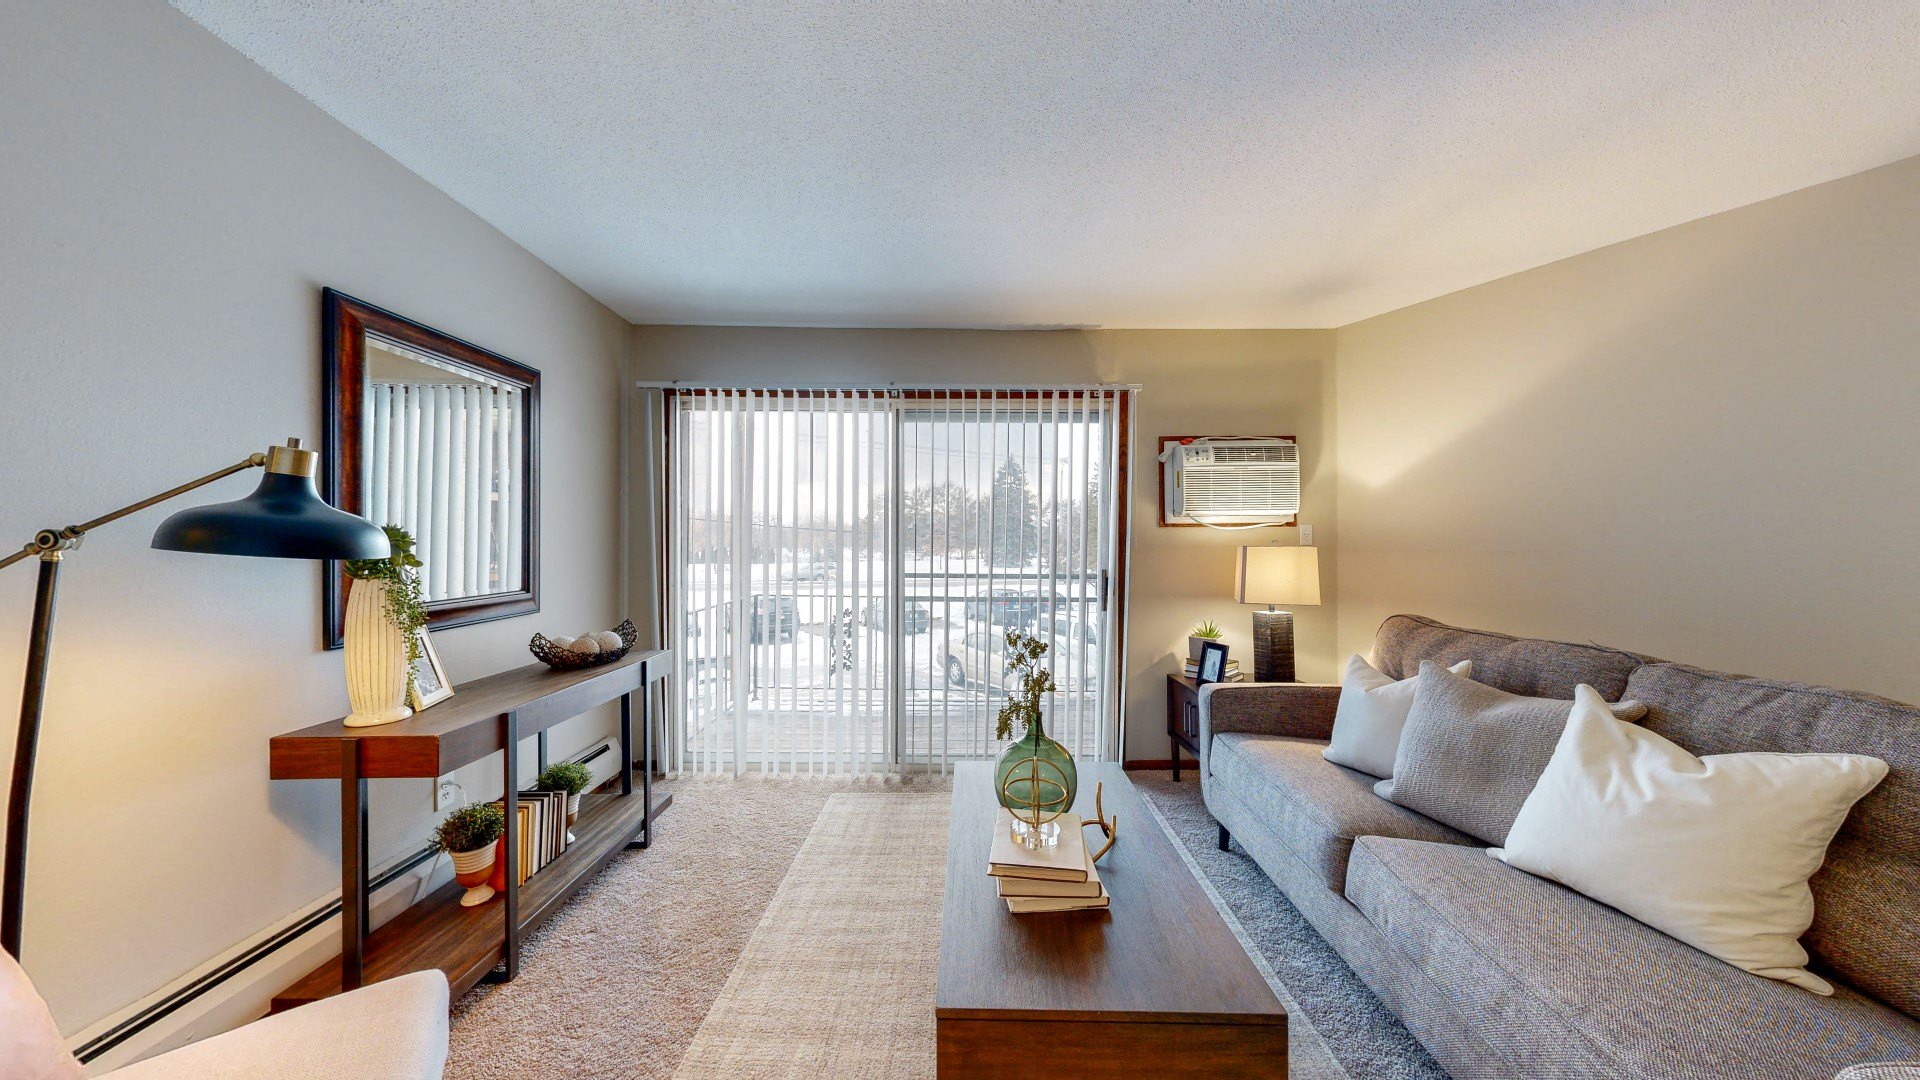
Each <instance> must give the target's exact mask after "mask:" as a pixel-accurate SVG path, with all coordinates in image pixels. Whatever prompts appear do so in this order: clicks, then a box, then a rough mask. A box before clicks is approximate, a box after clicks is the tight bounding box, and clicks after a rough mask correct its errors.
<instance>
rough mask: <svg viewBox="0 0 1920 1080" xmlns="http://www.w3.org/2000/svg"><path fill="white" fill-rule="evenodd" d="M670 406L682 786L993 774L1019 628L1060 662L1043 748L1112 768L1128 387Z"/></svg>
mask: <svg viewBox="0 0 1920 1080" xmlns="http://www.w3.org/2000/svg"><path fill="white" fill-rule="evenodd" d="M666 400H667V411H668V414H669V424H670V438H669V444H668V445H669V453H668V457H669V479H668V486H669V498H668V503H669V505H668V515H667V516H668V522H669V526H670V529H669V534H668V552H669V554H668V559H669V571H670V584H669V593H670V597H671V600H670V608H669V620H668V622H669V625H668V632H669V637H670V640H671V643H672V645H673V647H674V649H675V652H676V655H677V656H679V657H680V661H681V676H682V677H681V679H680V687H679V694H680V700H679V701H678V702H677V706H678V708H677V710H676V711H677V713H678V723H677V725H676V727H677V731H676V732H675V736H676V738H675V740H674V741H676V742H677V743H678V744H679V745H678V747H677V750H678V756H679V758H680V760H681V763H682V765H683V766H684V767H687V768H691V769H695V770H700V771H728V772H739V771H744V770H746V769H749V768H753V769H759V770H762V771H768V772H771V771H775V770H793V771H802V772H818V771H855V772H859V771H867V770H874V769H894V768H899V767H932V768H944V767H945V766H947V765H948V764H950V763H951V762H953V761H955V760H959V759H965V758H975V757H983V756H990V755H993V754H996V753H998V752H999V749H1000V747H1001V745H1002V744H1001V743H999V742H997V741H996V740H994V738H993V723H994V716H995V714H996V713H998V711H999V709H1000V707H1001V706H1002V705H1003V704H1004V703H1005V697H1006V691H1007V690H1008V688H1009V679H1008V676H1007V672H1006V669H1005V666H1004V663H1003V662H1002V658H1003V655H1004V653H1003V649H1004V641H1005V635H1006V633H1007V632H1008V631H1009V630H1022V631H1025V632H1027V633H1031V634H1033V635H1035V636H1037V637H1040V638H1042V639H1043V640H1045V641H1047V642H1048V643H1049V645H1050V649H1049V653H1048V657H1047V663H1048V665H1049V666H1050V668H1051V669H1052V671H1053V673H1054V677H1055V680H1056V682H1058V684H1059V685H1060V687H1061V690H1060V692H1059V693H1058V694H1056V695H1055V696H1054V700H1053V701H1052V703H1051V704H1050V706H1049V709H1050V714H1049V721H1048V723H1049V732H1050V734H1052V735H1053V736H1054V737H1055V738H1057V739H1059V740H1060V741H1061V742H1063V743H1065V744H1066V745H1067V746H1068V747H1069V748H1070V749H1072V750H1073V751H1074V752H1075V753H1076V754H1078V755H1081V756H1083V757H1088V758H1099V757H1105V756H1106V755H1107V751H1108V747H1109V746H1110V745H1111V743H1112V739H1113V733H1114V730H1115V727H1116V720H1117V716H1116V709H1115V708H1114V702H1115V701H1116V700H1117V693H1116V691H1117V682H1116V681H1115V676H1116V674H1117V668H1116V665H1115V663H1114V658H1115V657H1117V656H1118V655H1119V651H1118V648H1117V645H1118V642H1117V640H1116V627H1117V620H1116V619H1115V617H1114V616H1115V605H1114V604H1113V603H1112V602H1111V600H1112V597H1113V586H1114V584H1115V579H1114V567H1115V563H1116V555H1117V553H1118V552H1119V551H1120V550H1121V543H1122V541H1121V538H1120V534H1119V529H1118V528H1117V520H1116V511H1117V510H1118V505H1117V500H1115V499H1113V498H1111V497H1109V496H1108V493H1109V492H1111V491H1112V490H1113V487H1114V483H1113V477H1114V476H1115V475H1116V472H1117V467H1118V463H1119V462H1120V461H1121V460H1122V455H1123V453H1124V446H1123V429H1124V426H1125V425H1124V423H1123V422H1122V417H1123V413H1124V410H1125V409H1126V408H1127V405H1128V401H1127V395H1126V393H1125V392H1124V391H1109V390H1057V391H1050V390H1049V391H1026V392H1019V393H989V392H981V391H952V392H924V391H916V392H905V391H875V392H866V391H849V390H821V391H789V390H776V391H761V390H714V391H699V392H687V391H678V392H673V393H670V394H669V395H668V396H667V399H666Z"/></svg>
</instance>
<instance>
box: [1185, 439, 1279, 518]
mask: <svg viewBox="0 0 1920 1080" xmlns="http://www.w3.org/2000/svg"><path fill="white" fill-rule="evenodd" d="M1161 461H1162V462H1163V482H1164V483H1165V485H1166V489H1165V492H1164V494H1165V500H1166V508H1167V515H1166V516H1167V518H1168V522H1169V523H1170V524H1173V523H1193V524H1204V525H1283V524H1286V523H1287V522H1289V521H1291V520H1293V518H1294V516H1295V515H1296V514H1298V513H1299V512H1300V448H1299V446H1298V445H1296V444H1295V443H1293V442H1292V441H1291V440H1287V439H1220V440H1215V439H1196V440H1194V441H1192V442H1188V443H1179V444H1174V445H1170V446H1168V447H1167V449H1166V451H1165V452H1164V453H1163V454H1162V455H1161Z"/></svg>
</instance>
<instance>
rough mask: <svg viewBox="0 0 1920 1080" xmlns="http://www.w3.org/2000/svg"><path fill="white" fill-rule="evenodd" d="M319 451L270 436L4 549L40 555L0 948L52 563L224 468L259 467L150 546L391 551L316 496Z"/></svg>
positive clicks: (182, 515) (23, 806) (13, 881)
mask: <svg viewBox="0 0 1920 1080" xmlns="http://www.w3.org/2000/svg"><path fill="white" fill-rule="evenodd" d="M319 457H320V455H318V454H316V453H314V452H313V451H311V450H303V449H301V447H300V440H299V439H288V440H287V445H285V446H272V447H268V448H267V452H266V453H264V454H252V455H249V456H248V457H247V458H246V459H245V460H243V461H240V462H236V463H235V464H232V465H229V466H227V467H226V468H224V469H221V470H219V471H217V472H211V473H208V474H207V475H205V476H202V477H200V478H199V479H198V480H189V481H187V482H186V483H184V484H181V485H180V486H179V487H176V488H170V489H168V490H166V491H163V492H161V493H160V494H158V495H154V496H151V497H149V498H145V499H142V500H140V501H139V502H137V503H134V504H133V505H131V506H123V507H121V508H120V509H118V510H115V511H113V512H112V513H110V514H102V515H101V516H99V517H97V518H94V519H93V520H92V521H87V522H83V523H81V524H79V525H68V526H66V527H64V528H59V529H42V530H40V531H39V532H37V533H35V534H34V536H33V539H31V540H28V541H27V543H26V545H25V546H24V547H22V548H21V549H20V550H18V551H16V552H14V553H13V554H11V555H8V556H6V557H5V558H0V568H4V567H7V566H11V565H13V564H14V563H17V562H20V561H22V560H25V559H30V558H37V559H39V560H40V580H39V583H38V587H37V588H36V589H35V590H34V594H33V634H32V636H31V637H30V638H28V639H27V678H26V682H25V684H24V685H23V686H22V688H21V693H20V727H19V729H18V730H17V731H16V732H15V735H14V752H13V784H12V787H11V788H10V789H9V791H8V794H7V848H6V863H5V871H4V880H3V881H0V949H5V950H6V951H7V953H8V955H10V956H13V957H15V958H16V959H17V958H18V957H19V956H20V928H21V916H22V914H23V912H22V910H21V909H22V905H23V904H24V902H25V900H26V892H27V804H28V802H29V800H30V799H31V798H32V796H33V757H34V751H35V748H36V747H37V745H38V744H39V741H40V711H41V706H42V704H43V703H44V700H45V698H46V691H47V660H48V656H49V653H50V651H51V650H52V648H53V601H54V594H55V590H56V587H57V586H58V585H59V580H60V565H61V563H62V562H63V561H64V560H65V558H66V554H67V553H68V552H70V551H77V550H79V547H80V542H81V541H82V540H84V539H86V535H87V533H89V532H91V531H93V530H94V529H97V528H99V527H100V526H102V525H105V524H107V523H109V522H113V521H118V520H120V519H121V518H123V517H126V516H127V515H128V514H132V513H135V512H137V511H140V510H145V509H146V508H147V507H149V506H153V505H154V504H156V503H162V502H165V501H167V500H168V499H171V498H173V497H174V496H176V495H184V494H186V493H187V492H189V491H192V490H193V489H195V488H198V487H204V486H205V485H207V484H211V483H213V482H214V481H215V480H218V479H220V478H221V477H224V476H231V475H233V474H234V473H237V472H242V471H244V470H247V469H255V468H265V469H266V470H267V474H266V475H265V476H263V477H261V478H260V486H259V487H258V488H255V489H254V492H253V494H252V495H249V496H247V497H246V498H244V499H239V500H236V501H234V502H226V503H217V504H215V505H212V506H202V507H196V508H194V509H191V510H182V511H180V512H179V513H177V514H175V515H173V516H172V517H170V518H168V519H167V520H165V521H163V522H161V523H160V528H159V530H158V531H157V532H155V533H154V534H153V546H154V547H157V548H165V549H167V550H170V551H198V552H204V553H207V554H211V555H253V556H258V557H264V558H274V559H384V558H386V557H387V556H388V555H390V554H391V553H392V549H391V548H390V546H389V545H388V543H387V534H386V533H385V532H383V531H381V530H380V529H379V528H378V527H376V526H375V525H374V524H373V523H372V522H370V521H368V520H366V519H365V518H361V517H356V516H354V515H353V514H349V513H346V512H345V511H341V510H335V509H334V508H333V507H331V506H328V505H327V503H326V500H324V499H322V498H321V497H320V491H319V489H318V488H316V487H314V483H313V474H314V471H315V468H316V466H317V464H318V461H319Z"/></svg>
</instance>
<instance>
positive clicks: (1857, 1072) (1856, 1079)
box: [1833, 1061, 1920, 1080]
mask: <svg viewBox="0 0 1920 1080" xmlns="http://www.w3.org/2000/svg"><path fill="white" fill-rule="evenodd" d="M1833 1080H1920V1061H1882V1062H1880V1063H1878V1064H1874V1065H1849V1066H1847V1067H1846V1068H1844V1069H1841V1070H1840V1075H1838V1076H1836V1077H1834V1078H1833Z"/></svg>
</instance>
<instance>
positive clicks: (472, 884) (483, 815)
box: [427, 803, 507, 907]
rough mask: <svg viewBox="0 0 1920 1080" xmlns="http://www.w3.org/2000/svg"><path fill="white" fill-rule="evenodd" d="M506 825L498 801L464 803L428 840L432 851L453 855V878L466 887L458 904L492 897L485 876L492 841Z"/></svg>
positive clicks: (489, 871) (488, 871) (488, 870)
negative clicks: (469, 804) (475, 804)
mask: <svg viewBox="0 0 1920 1080" xmlns="http://www.w3.org/2000/svg"><path fill="white" fill-rule="evenodd" d="M506 828H507V815H506V812H505V811H503V810H501V809H500V807H499V805H498V804H495V803H482V804H480V805H478V806H463V807H461V808H460V809H458V810H455V811H454V812H453V813H451V814H448V815H447V816H446V818H445V819H443V820H442V821H441V822H440V826H439V828H437V829H435V830H434V832H433V838H432V839H431V840H429V841H428V842H427V846H428V847H429V848H431V849H432V850H434V851H435V852H441V851H444V852H446V853H447V854H448V855H449V856H451V857H452V859H453V880H455V881H457V882H459V883H460V884H461V885H462V886H463V887H464V888H465V889H466V890H467V894H466V895H465V896H462V897H461V898H460V906H461V907H473V906H474V905H475V904H484V903H486V902H487V901H488V900H491V899H493V892H494V890H493V886H491V885H489V884H487V878H488V877H490V876H491V874H492V870H493V858H494V841H496V840H499V839H500V834H501V833H503V832H505V831H506Z"/></svg>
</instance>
